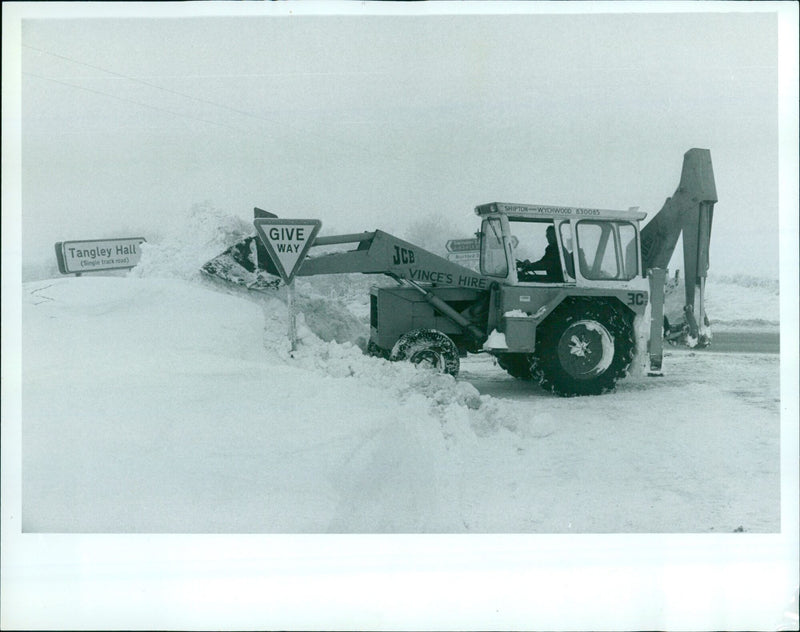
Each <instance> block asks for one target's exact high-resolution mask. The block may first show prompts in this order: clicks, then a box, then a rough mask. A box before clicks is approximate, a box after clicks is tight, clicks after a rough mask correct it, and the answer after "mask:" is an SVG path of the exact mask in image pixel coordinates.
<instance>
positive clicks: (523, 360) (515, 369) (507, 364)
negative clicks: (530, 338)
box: [496, 353, 533, 380]
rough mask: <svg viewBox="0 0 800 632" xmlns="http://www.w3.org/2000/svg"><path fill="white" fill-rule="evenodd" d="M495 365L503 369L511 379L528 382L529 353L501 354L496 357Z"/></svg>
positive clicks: (530, 376)
mask: <svg viewBox="0 0 800 632" xmlns="http://www.w3.org/2000/svg"><path fill="white" fill-rule="evenodd" d="M496 357H497V364H499V365H500V368H501V369H504V370H505V371H506V372H507V373H508V374H509V375H510V376H511V377H515V378H517V379H518V380H530V379H531V378H532V377H533V376H532V375H531V355H530V354H529V353H502V354H498V355H497V356H496Z"/></svg>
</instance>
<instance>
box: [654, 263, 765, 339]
mask: <svg viewBox="0 0 800 632" xmlns="http://www.w3.org/2000/svg"><path fill="white" fill-rule="evenodd" d="M684 292H685V289H684V283H683V279H681V280H680V281H679V283H677V284H675V283H672V284H670V285H669V286H668V288H667V296H666V302H665V306H664V307H665V314H666V315H667V317H668V318H669V320H670V322H678V321H680V320H682V318H683V306H684V304H685V296H684ZM705 299H706V313H707V315H708V319H709V321H710V322H711V328H712V331H714V330H716V331H723V330H738V329H749V330H776V329H778V328H779V326H780V282H779V281H778V280H777V279H766V278H761V277H752V276H744V275H738V276H720V277H716V276H711V277H710V278H709V279H708V281H707V282H706V296H705Z"/></svg>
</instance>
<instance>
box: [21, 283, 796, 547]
mask: <svg viewBox="0 0 800 632" xmlns="http://www.w3.org/2000/svg"><path fill="white" fill-rule="evenodd" d="M166 276H167V277H169V278H165V276H159V275H157V274H142V272H141V271H140V272H139V273H138V274H137V275H131V276H129V277H125V278H120V277H99V276H93V277H82V278H61V279H52V280H43V281H36V282H29V283H25V284H24V285H23V293H24V298H23V311H22V322H23V338H22V345H23V346H22V357H23V391H22V392H23V400H22V410H23V426H22V428H23V433H22V437H23V444H22V454H23V459H22V464H23V468H22V485H23V487H22V499H23V503H22V510H23V513H22V528H23V531H24V532H113V533H123V532H177V533H187V532H225V533H253V532H256V533H265V532H272V533H275V532H281V533H350V532H358V533H381V532H384V533H440V532H445V533H618V532H624V533H634V532H639V533H692V532H693V533H697V532H706V533H721V532H722V533H732V532H736V531H744V532H777V531H779V530H780V527H781V515H780V450H779V446H780V440H779V439H780V433H779V416H780V393H779V359H778V356H776V355H768V354H737V355H732V354H715V353H714V352H713V351H710V352H689V351H686V350H679V349H677V348H675V349H669V350H668V353H667V358H666V361H665V368H666V373H667V375H666V376H665V377H663V378H659V379H653V378H646V377H631V378H627V379H625V380H623V381H622V382H621V383H620V386H619V388H618V390H617V392H616V393H613V394H609V395H606V396H601V397H591V398H573V399H562V398H558V397H553V396H551V395H547V394H545V393H543V392H542V391H540V390H538V389H536V388H534V387H532V386H530V385H528V384H526V383H522V382H518V381H516V380H514V379H512V378H510V377H508V376H507V375H506V374H505V373H504V372H503V371H502V370H501V369H500V368H499V367H498V366H496V364H495V363H494V361H493V360H492V359H491V358H490V357H488V356H471V357H470V358H467V359H465V360H464V362H463V372H462V376H461V377H460V378H459V379H458V380H454V379H452V378H451V377H449V376H439V375H433V374H431V373H428V372H426V371H421V370H417V369H415V368H413V367H411V366H408V365H405V364H395V363H389V362H386V361H383V360H380V359H376V358H370V357H367V356H364V355H363V354H362V352H361V350H360V349H359V347H358V346H356V345H355V344H353V343H352V342H348V341H347V340H344V341H343V342H341V343H337V342H334V341H331V342H325V341H323V340H321V339H320V338H319V337H318V336H317V335H315V334H314V333H313V332H312V331H311V329H310V328H309V327H308V326H305V325H304V324H303V320H302V319H301V327H300V335H301V339H300V345H299V349H298V351H297V352H296V353H295V354H294V356H293V357H291V356H290V354H289V350H288V342H287V340H286V307H285V304H284V303H283V302H282V301H281V300H280V298H281V297H280V296H279V295H273V296H268V295H267V296H264V295H243V294H237V293H232V292H228V291H225V290H224V289H223V288H220V287H219V286H216V285H212V284H210V283H208V282H204V281H202V280H198V279H187V278H177V277H180V276H181V275H175V274H170V275H166ZM307 289H308V288H307ZM709 302H711V301H709ZM301 304H303V305H305V311H306V312H307V319H308V321H309V324H312V323H313V322H322V323H324V322H326V321H325V319H324V317H323V316H324V312H326V311H330V313H331V314H332V316H331V318H330V319H329V320H330V321H332V323H333V324H331V323H328V328H327V329H325V330H320V329H319V328H318V331H320V332H321V333H322V334H323V335H324V336H325V337H327V338H333V337H337V336H338V338H339V339H348V340H352V339H356V338H358V335H359V327H358V325H359V323H360V322H361V319H362V318H363V314H356V315H352V314H351V315H350V316H349V318H348V316H347V314H349V313H350V311H349V310H348V309H347V306H346V305H345V304H344V303H342V302H341V301H339V300H336V299H330V298H327V299H326V298H322V297H320V296H319V295H317V296H316V297H314V296H312V295H311V294H310V291H309V292H307V293H306V296H305V299H304V301H301ZM359 305H360V304H356V305H355V307H354V309H355V310H356V311H358V310H359V309H360V308H359ZM764 315H766V316H770V317H771V318H772V317H773V315H772V314H762V313H761V312H759V314H758V318H761V317H762V316H764ZM312 326H313V324H312ZM323 329H324V328H323ZM361 334H363V335H366V331H362V332H361ZM476 386H477V388H476Z"/></svg>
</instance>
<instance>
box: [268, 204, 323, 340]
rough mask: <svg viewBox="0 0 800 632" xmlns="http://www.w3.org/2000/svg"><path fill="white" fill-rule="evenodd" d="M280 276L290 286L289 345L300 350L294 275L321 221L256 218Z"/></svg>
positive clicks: (320, 225) (288, 298)
mask: <svg viewBox="0 0 800 632" xmlns="http://www.w3.org/2000/svg"><path fill="white" fill-rule="evenodd" d="M253 224H254V225H255V227H256V232H257V233H258V237H259V239H261V241H262V242H263V244H264V246H265V247H266V249H267V254H268V255H269V257H270V259H272V262H273V263H274V264H275V267H276V268H277V269H278V273H279V274H280V276H281V278H282V279H283V281H284V283H286V286H287V294H286V307H287V308H288V310H289V342H290V343H291V348H292V351H294V350H295V349H296V347H297V324H296V315H295V310H294V276H295V274H297V271H298V270H299V269H300V266H301V265H302V264H303V259H304V258H305V256H306V254H307V253H308V250H309V248H311V246H312V244H313V243H314V239H315V238H316V236H317V233H318V232H319V229H320V228H321V227H322V222H320V221H319V220H318V219H277V218H257V219H255V220H253Z"/></svg>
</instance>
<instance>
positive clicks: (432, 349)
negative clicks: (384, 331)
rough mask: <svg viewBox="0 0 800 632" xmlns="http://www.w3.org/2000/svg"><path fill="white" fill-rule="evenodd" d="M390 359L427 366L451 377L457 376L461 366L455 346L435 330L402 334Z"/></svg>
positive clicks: (417, 330)
mask: <svg viewBox="0 0 800 632" xmlns="http://www.w3.org/2000/svg"><path fill="white" fill-rule="evenodd" d="M390 359H391V360H395V361H400V360H405V361H408V362H411V363H412V364H416V365H418V366H427V367H430V368H432V369H433V370H435V371H437V372H438V373H448V374H450V375H452V376H453V377H455V376H456V375H458V371H459V368H460V365H461V362H460V360H459V357H458V347H456V344H455V343H454V342H453V341H452V340H451V339H450V338H448V337H447V336H446V335H445V334H443V333H442V332H441V331H437V330H435V329H414V330H413V331H409V332H408V333H405V334H403V335H402V336H400V339H399V340H398V341H397V342H396V343H395V345H394V348H392V353H391V356H390Z"/></svg>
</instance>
